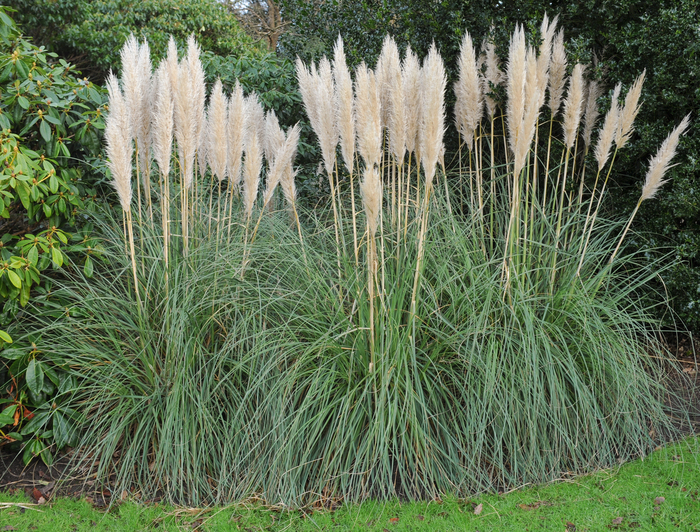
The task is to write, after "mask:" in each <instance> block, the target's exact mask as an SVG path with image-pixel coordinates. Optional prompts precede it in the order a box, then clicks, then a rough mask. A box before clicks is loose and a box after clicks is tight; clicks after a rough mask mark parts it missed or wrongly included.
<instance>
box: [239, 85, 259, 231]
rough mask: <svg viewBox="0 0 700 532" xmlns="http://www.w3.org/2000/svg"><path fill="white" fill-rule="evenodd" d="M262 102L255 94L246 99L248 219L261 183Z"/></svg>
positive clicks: (245, 143) (244, 198)
mask: <svg viewBox="0 0 700 532" xmlns="http://www.w3.org/2000/svg"><path fill="white" fill-rule="evenodd" d="M259 109H260V104H259V103H258V98H257V96H256V95H255V94H251V95H249V96H248V97H247V98H246V99H245V112H246V120H245V123H246V132H245V137H244V139H245V140H244V144H243V149H244V151H245V165H244V167H243V207H244V210H245V217H246V220H249V219H250V215H251V214H252V213H253V206H254V205H255V199H256V198H257V196H258V186H259V185H260V170H261V169H262V160H263V152H262V146H261V145H260V144H261V142H260V134H259V128H258V125H257V123H256V120H260V111H259Z"/></svg>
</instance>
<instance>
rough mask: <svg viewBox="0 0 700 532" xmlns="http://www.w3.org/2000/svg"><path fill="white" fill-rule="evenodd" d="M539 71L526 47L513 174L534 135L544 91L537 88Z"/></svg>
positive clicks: (516, 170)
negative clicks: (521, 109)
mask: <svg viewBox="0 0 700 532" xmlns="http://www.w3.org/2000/svg"><path fill="white" fill-rule="evenodd" d="M539 72H540V70H539V68H538V62H537V54H536V52H535V50H534V49H533V48H529V47H528V49H527V51H526V53H525V94H524V101H525V110H524V113H523V117H522V120H521V122H520V123H519V124H515V129H516V135H515V138H516V142H515V148H514V150H513V152H514V155H515V157H514V167H513V173H514V175H519V174H520V170H522V168H523V166H525V158H526V157H527V154H528V152H529V151H530V145H531V144H532V139H533V137H534V136H535V128H536V126H537V117H538V116H539V114H540V107H541V106H542V105H541V104H542V103H543V102H544V93H543V92H540V90H539V89H540V84H539V83H538V75H539Z"/></svg>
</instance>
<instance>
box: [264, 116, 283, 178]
mask: <svg viewBox="0 0 700 532" xmlns="http://www.w3.org/2000/svg"><path fill="white" fill-rule="evenodd" d="M263 123H264V127H263V152H264V153H265V159H266V160H267V162H268V163H269V164H270V166H272V164H273V162H274V160H275V157H276V156H277V153H279V152H280V151H281V149H282V146H283V144H284V141H285V137H284V131H282V128H281V127H280V123H279V120H277V115H276V114H275V112H274V111H268V112H267V114H266V115H265V118H264V119H263Z"/></svg>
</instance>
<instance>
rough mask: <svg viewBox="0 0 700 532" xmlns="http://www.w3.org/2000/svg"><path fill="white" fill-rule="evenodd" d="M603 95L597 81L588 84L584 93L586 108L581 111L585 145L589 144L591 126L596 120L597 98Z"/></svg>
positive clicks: (592, 126) (591, 131) (591, 132)
mask: <svg viewBox="0 0 700 532" xmlns="http://www.w3.org/2000/svg"><path fill="white" fill-rule="evenodd" d="M602 95H603V88H602V87H601V86H600V84H599V83H598V82H597V81H591V82H590V83H589V84H588V94H587V95H586V108H585V111H584V112H583V142H584V144H585V146H586V147H588V146H590V144H591V135H592V134H593V128H594V127H595V123H596V121H597V120H598V115H599V114H600V113H599V111H598V98H600V97H601V96H602Z"/></svg>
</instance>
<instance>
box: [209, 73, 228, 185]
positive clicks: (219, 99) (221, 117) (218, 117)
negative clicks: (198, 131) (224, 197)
mask: <svg viewBox="0 0 700 532" xmlns="http://www.w3.org/2000/svg"><path fill="white" fill-rule="evenodd" d="M227 107H228V98H226V95H225V94H224V88H223V85H222V84H221V80H220V79H218V78H217V80H216V82H215V83H214V88H213V89H212V91H211V96H209V109H208V112H207V123H208V127H207V129H208V131H209V135H208V136H209V142H208V149H207V152H208V158H209V166H210V167H211V170H212V172H213V173H214V175H215V176H216V177H217V179H218V180H219V181H220V182H221V181H223V180H224V178H225V177H226V169H227V166H228V132H227V127H226V126H227V124H228V111H227Z"/></svg>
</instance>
